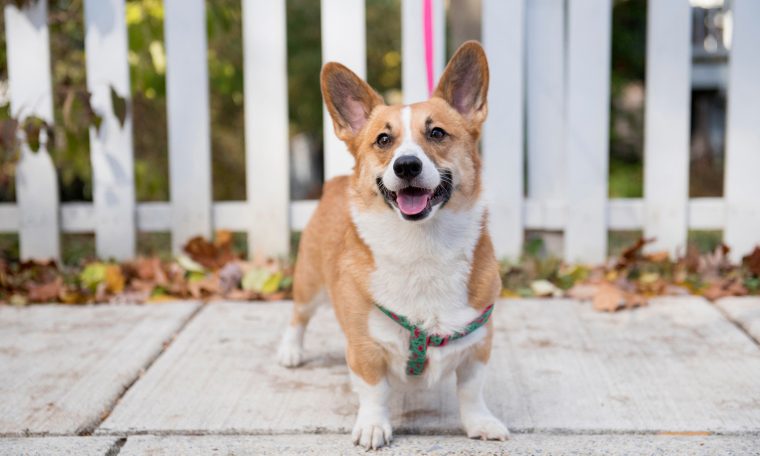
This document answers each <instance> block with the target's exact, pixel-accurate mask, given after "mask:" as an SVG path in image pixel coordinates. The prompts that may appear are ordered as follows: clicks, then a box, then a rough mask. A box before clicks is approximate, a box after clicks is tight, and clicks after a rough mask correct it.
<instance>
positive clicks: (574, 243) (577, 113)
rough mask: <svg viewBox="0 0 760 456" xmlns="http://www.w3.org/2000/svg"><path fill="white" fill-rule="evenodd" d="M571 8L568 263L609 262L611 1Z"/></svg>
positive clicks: (573, 0) (593, 0) (580, 2)
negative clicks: (608, 182) (608, 195)
mask: <svg viewBox="0 0 760 456" xmlns="http://www.w3.org/2000/svg"><path fill="white" fill-rule="evenodd" d="M567 6H568V11H567V15H568V20H567V26H568V43H567V86H566V90H567V101H566V102H567V106H566V109H567V111H566V123H565V147H566V152H565V153H566V159H565V164H566V168H565V173H566V174H565V179H566V183H567V191H566V193H565V195H566V199H567V225H566V226H565V239H564V250H565V255H564V257H565V259H566V260H568V261H580V262H586V263H599V262H602V261H604V260H605V258H606V256H607V214H606V207H607V193H608V191H607V179H608V155H609V151H608V144H609V131H608V129H609V126H608V125H609V110H610V105H609V102H610V101H609V97H610V47H611V46H610V43H611V38H612V37H611V28H612V2H611V0H570V1H569V2H568V3H567Z"/></svg>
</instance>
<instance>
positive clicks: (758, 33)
mask: <svg viewBox="0 0 760 456" xmlns="http://www.w3.org/2000/svg"><path fill="white" fill-rule="evenodd" d="M733 17H734V36H733V40H732V47H731V58H730V60H729V65H730V70H729V84H728V106H727V108H728V115H727V123H726V176H725V192H724V195H725V198H726V206H727V211H726V225H725V233H724V239H725V241H726V243H727V244H728V245H729V246H730V247H731V258H732V259H733V260H734V261H740V260H741V257H742V256H744V255H746V254H747V253H749V252H750V251H751V250H752V249H753V248H754V247H755V246H756V245H757V244H758V243H760V202H758V198H759V197H760V179H758V177H757V172H758V170H760V129H759V128H760V84H758V81H760V54H759V53H758V49H760V29H759V28H758V27H757V20H758V18H760V2H758V1H756V0H734V10H733Z"/></svg>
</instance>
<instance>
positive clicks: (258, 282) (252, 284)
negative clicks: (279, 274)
mask: <svg viewBox="0 0 760 456" xmlns="http://www.w3.org/2000/svg"><path fill="white" fill-rule="evenodd" d="M270 275H272V273H271V272H269V270H268V269H266V268H263V267H257V268H253V269H251V270H249V271H248V272H246V273H245V275H244V276H243V279H242V281H241V282H242V287H243V290H247V291H255V292H256V293H261V292H262V290H263V289H264V285H265V284H266V283H267V280H268V279H269V276H270Z"/></svg>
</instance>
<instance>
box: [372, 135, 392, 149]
mask: <svg viewBox="0 0 760 456" xmlns="http://www.w3.org/2000/svg"><path fill="white" fill-rule="evenodd" d="M390 143H391V135H389V134H388V133H380V134H379V135H377V139H375V144H377V145H378V146H380V147H388V146H389V145H390Z"/></svg>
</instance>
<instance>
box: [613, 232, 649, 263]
mask: <svg viewBox="0 0 760 456" xmlns="http://www.w3.org/2000/svg"><path fill="white" fill-rule="evenodd" d="M651 242H654V238H649V239H645V238H643V237H641V238H639V239H638V240H637V241H636V242H635V243H634V244H633V245H631V246H629V247H627V248H626V249H625V250H623V252H622V253H621V254H620V258H618V262H617V264H616V265H615V268H617V269H624V268H627V267H628V266H630V265H632V264H633V263H635V262H636V261H637V260H638V259H639V256H640V255H641V250H642V249H643V248H644V246H645V245H647V244H649V243H651Z"/></svg>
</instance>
